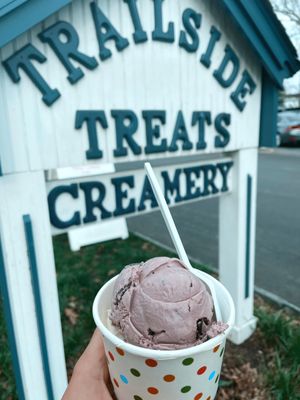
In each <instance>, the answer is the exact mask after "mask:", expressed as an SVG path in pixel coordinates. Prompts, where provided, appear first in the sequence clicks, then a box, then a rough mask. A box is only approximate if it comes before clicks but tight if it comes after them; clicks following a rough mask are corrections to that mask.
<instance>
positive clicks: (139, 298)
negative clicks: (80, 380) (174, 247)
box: [110, 257, 227, 350]
mask: <svg viewBox="0 0 300 400" xmlns="http://www.w3.org/2000/svg"><path fill="white" fill-rule="evenodd" d="M110 319H111V322H112V324H113V325H114V326H115V327H116V328H117V329H118V330H119V331H120V333H121V334H122V336H123V337H124V339H125V340H126V341H127V342H129V343H131V344H135V345H138V346H142V347H148V348H152V349H160V350H172V349H180V348H186V347H191V346H194V345H196V344H199V343H202V342H204V341H206V340H208V339H210V338H211V337H214V336H216V335H218V334H219V333H221V332H223V331H224V330H225V329H226V327H227V325H225V324H223V323H219V322H218V323H217V322H215V316H214V311H213V301H212V297H211V294H210V292H209V290H208V288H207V287H206V285H205V284H204V283H203V282H202V281H201V280H200V279H199V278H198V277H197V276H196V275H194V274H193V273H191V272H190V271H189V270H188V269H187V268H186V267H185V265H184V264H183V263H182V261H180V260H178V259H175V258H168V257H156V258H152V259H150V260H148V261H147V262H145V263H140V264H132V265H128V266H127V267H125V268H124V269H123V271H122V272H121V274H120V275H119V277H118V278H117V280H116V283H115V287H114V293H113V299H112V308H111V313H110Z"/></svg>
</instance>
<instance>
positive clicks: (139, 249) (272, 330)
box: [0, 235, 300, 400]
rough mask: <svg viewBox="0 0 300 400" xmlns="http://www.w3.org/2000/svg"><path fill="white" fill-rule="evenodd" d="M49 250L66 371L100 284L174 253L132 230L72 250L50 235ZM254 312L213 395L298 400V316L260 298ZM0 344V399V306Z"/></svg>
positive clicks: (6, 372)
mask: <svg viewBox="0 0 300 400" xmlns="http://www.w3.org/2000/svg"><path fill="white" fill-rule="evenodd" d="M54 251H55V259H56V267H57V281H58V289H59V296H60V306H61V318H62V325H63V335H64V343H65V353H66V360H67V368H68V372H69V373H70V371H71V370H72V367H73V366H74V363H75V361H76V360H77V358H78V356H79V355H80V353H81V352H82V350H83V349H84V348H85V346H86V344H87V342H88V340H89V338H90V336H91V334H92V332H93V330H94V322H93V319H92V316H91V305H92V302H93V299H94V297H95V294H96V293H97V291H98V290H99V288H100V287H101V286H102V285H103V284H104V283H105V282H106V281H107V280H109V279H110V278H111V277H113V276H114V275H116V274H117V273H118V272H119V271H120V270H121V269H122V268H123V266H124V265H126V264H129V263H133V262H138V261H142V260H146V259H148V258H151V257H155V256H159V255H167V256H173V254H171V253H168V252H167V251H166V250H164V249H161V248H159V247H157V246H155V245H153V244H151V243H149V242H146V241H144V240H142V239H140V238H138V237H136V236H133V235H131V236H130V238H129V239H127V240H125V241H122V240H117V241H110V242H107V243H103V244H98V245H93V246H88V247H85V248H84V249H82V250H80V251H79V252H76V253H73V252H71V251H70V249H69V245H68V240H67V236H66V235H63V236H59V237H55V238H54ZM194 266H195V267H197V268H202V269H203V268H204V267H203V266H200V265H194ZM204 269H205V268H204ZM256 315H257V316H258V318H259V325H258V329H257V330H256V332H255V334H254V335H253V336H252V337H251V338H250V339H249V340H248V341H246V342H245V343H244V344H243V345H241V346H235V345H233V344H229V345H228V346H227V349H226V354H225V358H224V366H223V374H222V376H221V381H220V386H221V387H220V390H219V394H218V397H217V399H218V400H227V399H228V400H235V399H236V400H244V399H245V400H254V399H255V400H268V399H270V400H271V399H276V400H300V368H299V365H300V318H299V315H296V314H293V313H291V312H290V311H288V310H279V309H278V308H277V307H275V306H274V305H271V304H269V303H267V302H265V301H264V300H263V299H261V298H259V297H257V298H256ZM0 349H1V352H0V400H16V399H17V395H16V391H15V385H14V379H13V376H12V369H11V358H10V354H9V351H8V347H7V337H6V330H5V325H4V320H3V314H2V308H1V307H0ZM174 400H176V399H174Z"/></svg>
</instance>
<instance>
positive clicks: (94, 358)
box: [62, 329, 113, 400]
mask: <svg viewBox="0 0 300 400" xmlns="http://www.w3.org/2000/svg"><path fill="white" fill-rule="evenodd" d="M112 393H113V390H112V385H111V382H110V379H109V373H108V368H107V362H106V358H105V352H104V345H103V341H102V337H101V334H100V332H99V330H98V329H96V330H95V332H94V335H93V337H92V339H91V341H90V343H89V344H88V346H87V348H86V349H85V351H84V353H83V354H82V356H81V357H80V358H79V360H78V361H77V363H76V365H75V367H74V370H73V374H72V378H71V380H70V383H69V386H68V387H67V390H66V392H65V394H64V396H63V398H62V400H113V395H112Z"/></svg>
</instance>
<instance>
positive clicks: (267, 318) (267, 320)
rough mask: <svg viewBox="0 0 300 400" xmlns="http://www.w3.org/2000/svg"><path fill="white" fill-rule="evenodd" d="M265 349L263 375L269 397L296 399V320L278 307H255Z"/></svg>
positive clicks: (299, 386) (299, 368) (299, 385)
mask: <svg viewBox="0 0 300 400" xmlns="http://www.w3.org/2000/svg"><path fill="white" fill-rule="evenodd" d="M256 316H257V317H258V318H259V328H260V330H261V332H262V334H263V341H264V342H265V346H266V348H269V349H272V351H270V352H268V353H267V357H266V366H265V371H264V375H265V379H266V381H267V385H268V387H269V388H270V392H271V394H272V396H273V397H272V398H274V399H276V400H287V399H288V400H299V399H300V324H299V321H298V322H297V321H296V322H295V321H294V320H293V319H292V318H290V317H287V316H286V315H284V314H283V312H282V311H278V312H276V313H272V312H270V310H267V309H264V308H263V307H261V308H257V309H256Z"/></svg>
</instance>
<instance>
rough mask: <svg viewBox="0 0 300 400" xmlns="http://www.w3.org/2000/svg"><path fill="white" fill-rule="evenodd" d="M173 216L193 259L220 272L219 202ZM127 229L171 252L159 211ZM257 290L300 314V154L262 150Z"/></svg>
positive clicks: (135, 219) (182, 209) (130, 222)
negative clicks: (297, 310) (299, 311)
mask: <svg viewBox="0 0 300 400" xmlns="http://www.w3.org/2000/svg"><path fill="white" fill-rule="evenodd" d="M172 215H173V217H174V219H175V223H176V225H177V227H178V230H179V233H180V236H181V237H182V240H183V243H184V246H185V249H186V251H187V253H188V254H189V256H190V257H191V258H192V259H195V260H198V261H199V262H201V263H203V264H206V265H209V266H211V267H213V268H217V267H218V199H213V200H209V201H207V200H206V201H205V200H204V201H200V202H197V203H193V204H186V205H183V206H177V207H174V208H173V209H172ZM128 226H129V229H130V230H131V231H133V232H137V233H139V234H141V235H143V236H145V237H148V238H150V239H152V240H154V241H156V242H158V243H159V244H162V245H165V246H167V247H170V248H173V246H172V243H171V240H170V238H169V235H168V232H167V230H166V228H165V226H164V222H163V220H162V217H161V215H160V213H159V212H153V213H150V214H146V215H144V216H139V217H133V218H129V219H128ZM256 228H257V229H256V272H255V285H256V287H257V289H258V291H259V292H262V293H263V294H266V295H268V296H270V297H273V298H274V299H275V300H278V301H279V302H288V303H290V304H291V305H294V306H295V307H296V308H298V309H299V310H300V149H299V148H298V149H292V148H291V149H289V148H280V149H276V150H265V151H264V150H262V151H261V152H260V155H259V164H258V195H257V227H256Z"/></svg>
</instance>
